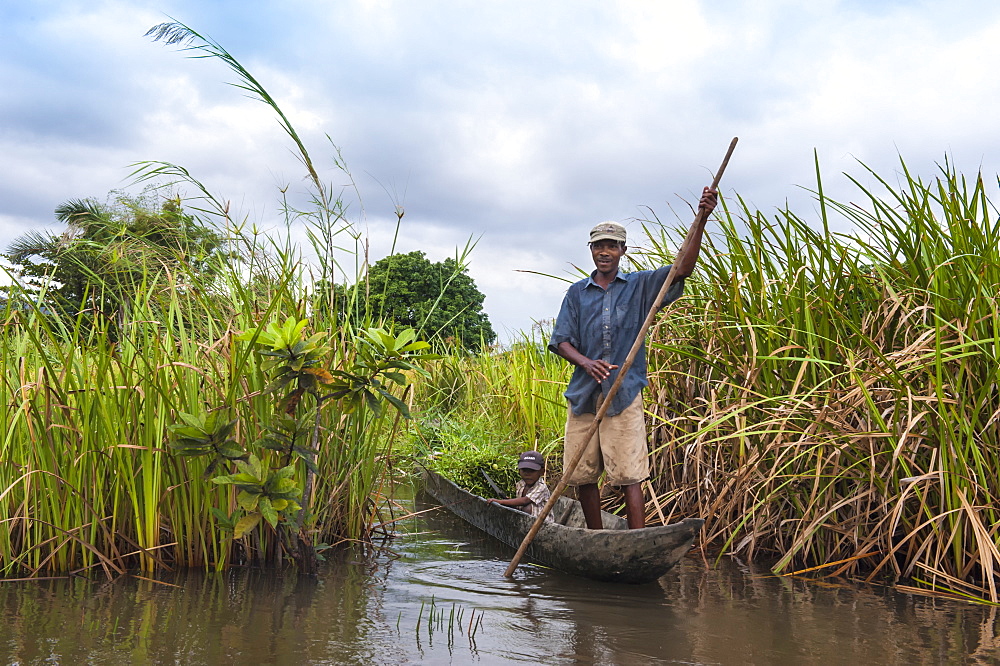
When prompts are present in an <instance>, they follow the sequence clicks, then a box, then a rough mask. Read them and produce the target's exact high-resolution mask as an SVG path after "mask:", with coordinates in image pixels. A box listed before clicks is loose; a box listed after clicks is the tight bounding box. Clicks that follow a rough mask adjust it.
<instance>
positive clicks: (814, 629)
mask: <svg viewBox="0 0 1000 666" xmlns="http://www.w3.org/2000/svg"><path fill="white" fill-rule="evenodd" d="M431 502H432V500H429V499H426V498H424V499H421V497H420V496H418V497H417V499H416V500H414V505H415V507H416V509H418V510H419V509H424V508H427V507H428V506H431ZM400 529H401V536H400V537H399V538H397V539H396V540H394V541H393V542H392V544H391V550H388V551H384V552H382V553H380V554H378V555H376V556H375V557H362V556H361V555H360V554H359V553H354V554H352V553H344V552H341V553H339V554H338V555H337V557H333V558H330V559H329V561H328V562H327V563H326V564H325V565H324V568H323V571H322V573H321V574H320V576H318V577H317V578H308V577H300V576H297V575H295V574H294V573H291V572H284V573H274V572H260V571H232V572H229V573H225V574H206V573H184V574H173V575H157V581H158V582H152V581H148V580H143V579H140V578H136V577H127V578H123V579H119V580H115V581H110V582H107V581H94V580H85V579H81V578H77V579H74V580H51V581H38V582H31V583H0V660H2V663H10V664H42V663H60V664H84V663H91V664H237V663H239V664H469V663H477V664H507V663H524V664H536V663H544V664H628V665H631V664H852V665H858V666H861V665H862V664H868V663H871V664H969V663H980V664H994V663H1000V635H998V627H997V609H996V608H992V607H985V606H976V605H972V604H962V603H957V602H953V601H948V600H941V599H931V598H927V597H918V596H910V595H904V594H900V593H894V592H892V591H889V590H885V589H881V588H866V587H861V586H856V585H851V584H849V583H846V582H830V581H818V580H808V579H801V578H796V579H788V578H776V577H773V576H770V575H768V574H767V572H766V570H763V571H756V570H754V569H753V568H751V567H748V566H745V565H742V564H740V563H739V562H736V561H734V560H730V559H727V560H724V561H722V562H720V563H718V564H715V563H711V564H710V566H706V563H705V562H704V561H703V560H702V558H701V557H700V556H698V555H697V554H692V556H691V557H689V558H687V559H685V560H684V561H683V562H682V563H681V564H680V565H679V566H678V567H676V568H675V569H674V570H673V571H671V572H670V573H668V574H667V575H666V576H664V577H663V578H661V579H660V580H659V581H658V582H656V583H652V584H649V585H642V586H627V585H612V584H604V583H595V582H590V581H587V580H583V579H580V578H575V577H572V576H567V575H562V574H559V573H557V572H553V571H549V570H545V569H542V568H539V567H534V566H521V567H520V568H519V570H518V572H517V574H516V576H515V578H514V579H512V580H508V579H505V578H504V577H503V572H504V569H505V568H506V566H507V564H508V562H509V560H510V557H511V556H512V554H513V551H512V549H509V548H506V547H504V546H500V545H498V544H496V543H495V542H493V541H491V540H490V539H489V538H487V537H485V536H483V535H482V534H481V533H479V532H478V531H476V530H474V529H472V528H470V527H467V526H466V525H465V524H464V523H462V522H461V521H459V520H458V519H457V518H455V517H454V516H452V515H451V514H448V513H446V512H445V511H443V510H436V511H431V512H429V513H425V514H423V515H421V516H419V517H416V518H412V519H410V520H408V521H406V522H405V523H403V524H402V525H401V526H400Z"/></svg>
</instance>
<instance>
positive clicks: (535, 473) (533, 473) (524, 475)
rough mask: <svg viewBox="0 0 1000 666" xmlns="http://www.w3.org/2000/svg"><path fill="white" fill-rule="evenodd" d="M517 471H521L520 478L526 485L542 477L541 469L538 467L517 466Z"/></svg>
mask: <svg viewBox="0 0 1000 666" xmlns="http://www.w3.org/2000/svg"><path fill="white" fill-rule="evenodd" d="M517 471H518V472H520V473H521V480H522V481H524V483H525V484H526V485H529V486H530V485H532V484H534V483H536V482H537V481H538V479H540V478H542V470H540V469H525V468H524V467H518V468H517Z"/></svg>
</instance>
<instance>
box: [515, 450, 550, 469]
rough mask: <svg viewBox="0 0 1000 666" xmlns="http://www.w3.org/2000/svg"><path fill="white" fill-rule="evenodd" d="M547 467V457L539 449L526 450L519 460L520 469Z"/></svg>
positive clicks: (518, 466)
mask: <svg viewBox="0 0 1000 666" xmlns="http://www.w3.org/2000/svg"><path fill="white" fill-rule="evenodd" d="M544 467H545V458H543V457H542V454H541V453H539V452H538V451H525V452H524V453H522V454H521V457H520V459H518V461H517V468H518V469H542V468H544Z"/></svg>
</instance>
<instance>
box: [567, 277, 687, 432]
mask: <svg viewBox="0 0 1000 666" xmlns="http://www.w3.org/2000/svg"><path fill="white" fill-rule="evenodd" d="M596 272H597V271H594V273H591V275H590V277H588V278H586V279H584V280H580V281H579V282H577V283H575V284H573V285H572V286H570V288H569V289H567V290H566V296H565V298H563V302H562V308H560V310H559V316H558V317H557V318H556V326H555V329H554V330H553V331H552V339H551V340H550V341H549V350H550V351H552V352H556V349H557V347H558V346H559V343H561V342H568V343H570V344H571V345H573V346H574V347H575V348H576V349H577V351H579V352H580V353H581V354H583V355H584V356H586V357H587V358H592V359H598V358H600V359H604V360H605V361H606V362H608V363H610V364H611V365H617V366H619V367H621V365H622V364H624V363H625V358H626V357H627V356H628V352H629V350H630V349H631V348H632V344H633V343H634V342H635V339H636V337H637V336H638V335H639V329H640V328H641V327H642V322H643V321H645V319H646V315H647V314H648V313H649V310H650V308H652V307H653V300H654V299H655V298H656V295H657V294H658V293H659V292H660V287H662V286H663V281H664V280H665V279H666V278H667V274H668V273H669V272H670V266H664V267H662V268H657V269H656V270H655V271H638V272H635V273H622V272H621V271H618V275H616V276H615V279H614V280H613V281H612V282H611V284H609V285H608V289H607V291H605V290H604V289H602V288H601V287H600V286H599V285H598V284H597V283H596V282H594V275H595V274H596ZM683 292H684V279H683V278H680V279H677V280H675V281H674V283H673V284H672V285H670V289H669V290H668V291H667V295H666V296H665V297H664V299H663V302H662V303H661V304H660V307H664V306H666V305H669V304H670V303H672V302H674V301H676V300H677V299H678V298H680V296H681V294H682V293H683ZM617 375H618V370H617V369H615V370H612V371H611V375H610V376H609V377H608V378H607V379H605V380H604V381H603V382H601V383H600V384H598V382H597V381H596V380H594V378H593V377H591V376H590V375H588V374H587V372H586V371H585V370H584V369H583V368H581V367H579V366H577V367H576V369H575V370H574V371H573V377H572V378H571V379H570V380H569V386H568V387H567V388H566V392H565V393H564V394H563V395H565V396H566V399H567V400H568V401H569V405H570V407H571V408H572V410H573V413H574V414H576V415H580V414H587V413H591V414H594V413H597V402H596V398H597V396H598V393H599V389H600V390H603V391H604V392H607V391H608V389H610V388H611V385H612V384H613V383H614V381H615V378H616V377H617ZM648 383H649V382H647V381H646V343H645V340H644V341H643V344H642V347H641V348H640V349H639V353H638V354H637V355H636V357H635V360H634V361H633V362H632V367H631V368H629V372H628V374H627V375H626V376H625V379H624V380H623V381H622V384H621V386H619V387H618V392H617V393H616V394H615V397H614V399H613V400H612V401H611V405H610V407H608V411H607V413H606V414H607V416H615V415H616V414H619V413H621V412H622V411H623V410H624V409H625V408H626V407H628V406H629V405H630V404H632V401H633V400H634V399H635V397H636V396H637V395H638V394H639V392H640V391H642V389H643V387H645V386H646V385H647V384H648Z"/></svg>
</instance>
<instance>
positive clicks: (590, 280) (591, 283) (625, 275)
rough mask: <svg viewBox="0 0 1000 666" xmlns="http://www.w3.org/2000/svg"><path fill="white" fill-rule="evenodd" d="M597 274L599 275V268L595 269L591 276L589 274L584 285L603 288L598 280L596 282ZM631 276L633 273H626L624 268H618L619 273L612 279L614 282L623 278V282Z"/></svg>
mask: <svg viewBox="0 0 1000 666" xmlns="http://www.w3.org/2000/svg"><path fill="white" fill-rule="evenodd" d="M595 275H597V269H596V268H595V269H594V270H593V272H592V273H591V274H590V275H589V276H587V284H585V285H583V286H584V287H590V286H594V287H597V288H598V289H603V287H601V285H599V284H597V283H596V282H594V276H595ZM630 278H631V275H630V274H629V273H625V272H623V271H622V269H620V268H619V269H618V273H617V274H616V275H615V279H614V280H612V281H611V282H612V283H614V282H618V281H619V280H621V281H622V282H628V281H629V279H630Z"/></svg>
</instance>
